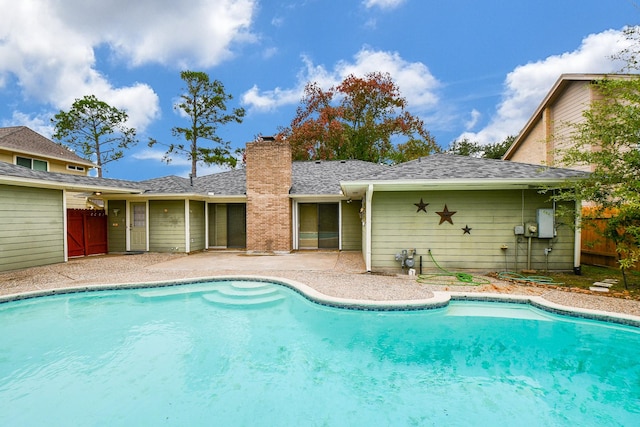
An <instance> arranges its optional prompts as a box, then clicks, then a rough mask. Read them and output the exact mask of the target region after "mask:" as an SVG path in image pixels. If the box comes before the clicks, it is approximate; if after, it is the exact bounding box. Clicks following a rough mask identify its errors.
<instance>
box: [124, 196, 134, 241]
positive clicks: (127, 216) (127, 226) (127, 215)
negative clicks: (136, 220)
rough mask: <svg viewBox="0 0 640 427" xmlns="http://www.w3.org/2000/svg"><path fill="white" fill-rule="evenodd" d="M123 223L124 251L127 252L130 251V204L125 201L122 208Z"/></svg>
mask: <svg viewBox="0 0 640 427" xmlns="http://www.w3.org/2000/svg"><path fill="white" fill-rule="evenodd" d="M124 221H125V230H126V232H125V233H124V242H125V244H124V249H125V251H127V252H129V251H130V250H131V224H132V222H131V202H130V201H129V200H127V201H126V202H125V207H124Z"/></svg>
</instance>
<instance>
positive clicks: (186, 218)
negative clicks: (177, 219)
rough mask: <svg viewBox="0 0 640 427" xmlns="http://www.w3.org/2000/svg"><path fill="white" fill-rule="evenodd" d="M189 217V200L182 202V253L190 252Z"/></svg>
mask: <svg viewBox="0 0 640 427" xmlns="http://www.w3.org/2000/svg"><path fill="white" fill-rule="evenodd" d="M190 228H191V215H190V214H189V199H187V200H185V201H184V251H185V252H186V253H189V252H191V230H190Z"/></svg>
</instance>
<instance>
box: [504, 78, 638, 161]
mask: <svg viewBox="0 0 640 427" xmlns="http://www.w3.org/2000/svg"><path fill="white" fill-rule="evenodd" d="M630 77H631V76H629V75H616V74H612V75H611V74H563V75H561V76H560V77H559V78H558V80H557V81H556V83H555V84H554V85H553V87H552V88H551V90H550V91H549V93H548V94H547V96H545V98H544V99H543V100H542V102H541V103H540V105H539V106H538V108H537V109H536V110H535V112H534V113H533V115H532V116H531V118H530V119H529V121H527V124H526V125H525V126H524V128H523V129H522V130H521V131H520V133H519V134H518V136H517V137H516V139H515V140H514V142H513V144H511V147H509V149H508V150H507V152H506V153H505V154H504V156H502V158H503V159H504V160H511V161H513V162H521V163H530V164H538V165H547V166H562V167H575V168H576V169H579V170H584V171H591V170H592V168H591V166H584V165H580V166H575V165H560V161H561V159H562V150H563V149H564V148H567V146H568V144H571V133H572V131H573V128H572V126H571V124H578V123H582V122H584V120H585V118H584V116H583V113H584V112H585V111H586V110H588V109H589V108H591V104H592V103H593V101H595V100H597V99H599V97H600V94H599V93H598V89H597V86H596V85H594V84H593V83H595V82H597V81H598V80H603V79H605V78H606V79H624V78H630ZM636 77H637V76H636Z"/></svg>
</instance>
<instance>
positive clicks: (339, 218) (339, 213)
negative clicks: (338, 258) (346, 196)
mask: <svg viewBox="0 0 640 427" xmlns="http://www.w3.org/2000/svg"><path fill="white" fill-rule="evenodd" d="M338 250H339V251H341V250H342V200H340V201H338Z"/></svg>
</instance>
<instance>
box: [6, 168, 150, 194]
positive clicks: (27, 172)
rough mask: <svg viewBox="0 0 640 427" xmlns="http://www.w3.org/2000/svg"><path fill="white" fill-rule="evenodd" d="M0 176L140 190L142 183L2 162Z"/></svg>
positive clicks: (71, 184) (79, 185)
mask: <svg viewBox="0 0 640 427" xmlns="http://www.w3.org/2000/svg"><path fill="white" fill-rule="evenodd" d="M0 176H8V177H14V178H23V179H27V180H38V181H49V182H52V183H58V184H61V187H74V186H78V187H103V188H122V189H131V190H134V191H135V190H138V189H140V183H138V182H134V181H125V180H121V179H110V178H97V177H93V176H84V175H71V174H67V173H56V172H44V171H35V170H32V169H29V168H25V167H23V166H18V165H12V164H11V163H5V162H0Z"/></svg>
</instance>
